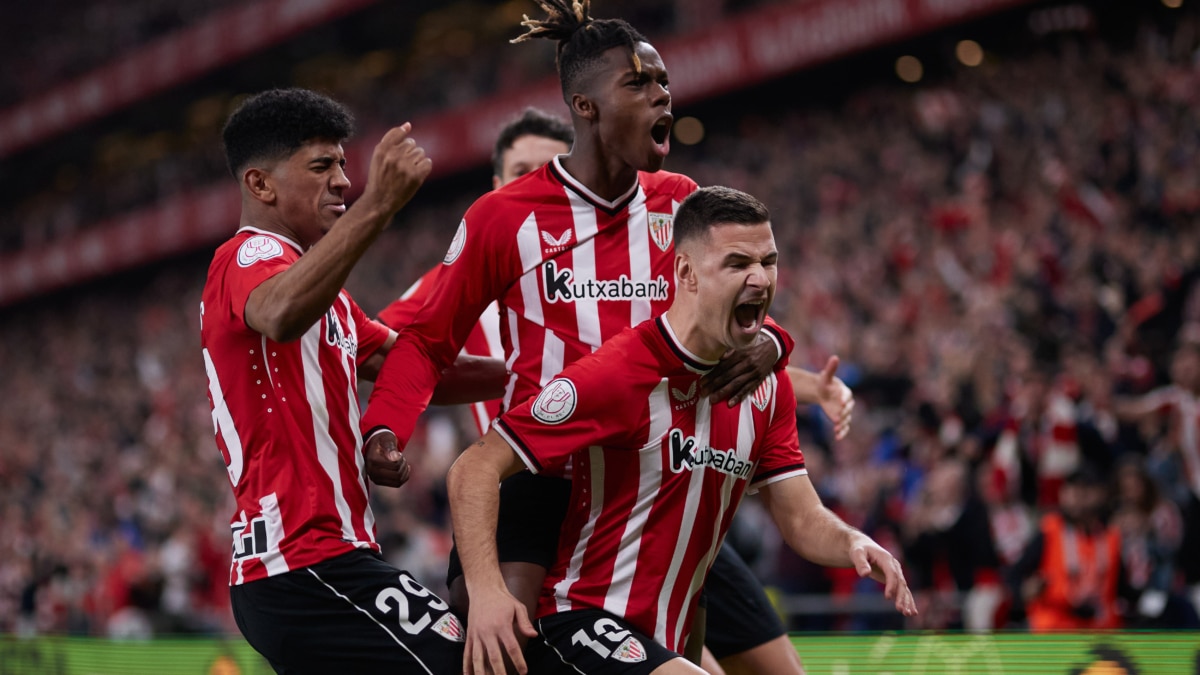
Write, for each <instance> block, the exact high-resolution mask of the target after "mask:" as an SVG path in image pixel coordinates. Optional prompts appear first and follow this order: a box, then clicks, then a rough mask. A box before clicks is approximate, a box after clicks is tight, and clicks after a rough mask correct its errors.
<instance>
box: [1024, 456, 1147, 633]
mask: <svg viewBox="0 0 1200 675" xmlns="http://www.w3.org/2000/svg"><path fill="white" fill-rule="evenodd" d="M1108 499H1109V491H1108V486H1107V485H1106V483H1105V480H1104V478H1103V477H1102V476H1100V474H1098V473H1096V471H1095V470H1094V469H1093V468H1091V467H1090V466H1084V467H1081V468H1080V469H1077V470H1076V471H1075V472H1073V473H1072V474H1071V475H1069V476H1067V478H1066V479H1065V480H1064V481H1063V483H1062V485H1061V486H1060V487H1059V506H1058V510H1057V512H1055V513H1047V514H1045V515H1043V516H1042V521H1041V525H1040V527H1039V529H1038V533H1037V534H1036V535H1034V538H1033V540H1032V541H1030V543H1029V546H1028V547H1026V549H1025V552H1024V553H1023V554H1022V555H1021V559H1020V560H1018V561H1017V563H1016V564H1015V565H1013V567H1012V568H1010V570H1009V578H1008V584H1009V587H1010V589H1012V590H1013V593H1014V595H1015V596H1016V598H1017V601H1018V602H1019V603H1023V605H1024V608H1025V613H1026V616H1027V617H1028V621H1029V628H1030V629H1031V630H1033V631H1036V632H1047V631H1056V630H1075V631H1079V630H1093V629H1098V628H1120V627H1121V625H1122V621H1121V614H1120V610H1119V608H1118V604H1117V601H1118V597H1117V596H1118V588H1119V581H1120V580H1121V579H1122V576H1123V571H1124V570H1123V566H1122V559H1121V545H1122V544H1121V534H1120V532H1119V531H1118V530H1117V528H1116V527H1113V526H1111V525H1108V524H1106V523H1105V515H1106V514H1105V513H1104V509H1105V506H1106V504H1107V502H1108Z"/></svg>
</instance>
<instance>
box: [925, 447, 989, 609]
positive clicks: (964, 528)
mask: <svg viewBox="0 0 1200 675" xmlns="http://www.w3.org/2000/svg"><path fill="white" fill-rule="evenodd" d="M902 531H903V536H904V558H905V560H906V561H907V563H908V565H909V570H910V572H909V575H908V576H909V583H910V585H911V586H912V588H913V591H914V594H915V597H916V598H917V602H918V609H919V610H920V615H919V616H920V617H921V619H920V624H921V626H922V627H925V628H935V629H945V628H955V629H962V628H969V629H971V630H987V629H990V628H993V627H994V626H995V610H996V609H997V607H998V605H999V603H1000V598H1001V593H1000V561H999V560H998V558H997V556H996V550H995V547H994V546H993V544H992V535H991V524H990V522H989V519H988V512H987V508H986V507H985V506H984V504H983V502H981V501H980V500H979V498H978V497H976V496H975V495H974V494H973V493H972V492H971V481H970V468H969V467H968V466H967V464H966V462H963V461H962V460H960V459H953V458H951V459H947V460H943V461H942V462H939V463H938V464H937V465H936V466H935V467H933V469H932V470H931V471H930V472H929V473H928V474H927V475H926V477H925V481H924V485H923V486H922V488H921V490H920V491H919V492H918V494H917V495H916V498H915V499H914V500H913V503H912V504H910V505H909V507H908V508H907V509H906V512H905V518H904V522H903V530H902Z"/></svg>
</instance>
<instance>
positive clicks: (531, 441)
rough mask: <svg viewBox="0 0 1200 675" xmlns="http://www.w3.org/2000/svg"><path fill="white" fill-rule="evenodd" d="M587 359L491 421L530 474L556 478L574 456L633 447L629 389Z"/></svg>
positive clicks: (635, 415)
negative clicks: (592, 450) (602, 448)
mask: <svg viewBox="0 0 1200 675" xmlns="http://www.w3.org/2000/svg"><path fill="white" fill-rule="evenodd" d="M597 361H598V359H596V358H594V357H586V358H585V359H583V360H582V361H579V362H576V363H574V364H572V365H570V366H568V367H567V368H566V369H565V370H563V372H562V373H561V374H560V375H559V377H557V378H555V379H553V380H551V381H550V383H549V384H547V385H546V386H545V387H542V391H541V393H539V394H538V395H537V396H535V397H533V398H531V399H527V400H526V401H525V402H524V403H522V404H520V405H518V406H516V407H514V408H513V409H512V410H510V411H508V412H507V413H505V414H504V415H501V416H500V418H499V419H497V420H496V422H495V425H494V426H493V428H494V429H496V431H497V433H499V434H500V435H501V436H502V437H503V438H504V440H505V441H507V442H508V444H509V445H511V446H512V448H513V450H514V451H515V452H516V453H517V455H518V456H520V457H521V461H523V462H525V465H526V466H527V467H529V470H530V471H532V472H533V473H542V472H548V473H551V474H555V473H559V472H560V471H561V470H562V469H563V467H564V466H565V465H566V463H567V460H568V459H570V457H571V456H572V455H573V454H575V452H576V451H578V450H580V449H582V448H587V447H591V446H594V445H600V446H607V447H612V446H626V445H631V446H637V444H636V443H633V444H630V443H627V442H626V441H627V440H628V439H629V438H630V437H631V436H632V435H633V434H634V432H636V431H637V430H638V427H639V424H638V422H639V420H640V418H641V412H642V411H640V410H634V409H633V408H631V406H630V405H629V401H630V400H636V398H637V397H631V396H629V389H628V387H626V386H623V385H622V384H621V383H620V382H614V381H613V377H612V373H613V370H612V368H611V367H604V366H603V364H602V363H597Z"/></svg>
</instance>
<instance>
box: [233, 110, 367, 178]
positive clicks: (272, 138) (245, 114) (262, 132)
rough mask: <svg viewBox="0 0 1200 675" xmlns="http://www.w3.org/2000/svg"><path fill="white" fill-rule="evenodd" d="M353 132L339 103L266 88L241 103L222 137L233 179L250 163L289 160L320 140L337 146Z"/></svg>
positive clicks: (348, 113) (347, 114) (348, 117)
mask: <svg viewBox="0 0 1200 675" xmlns="http://www.w3.org/2000/svg"><path fill="white" fill-rule="evenodd" d="M353 133H354V116H353V115H351V114H350V111H349V110H347V109H346V107H345V106H343V105H342V104H341V103H338V102H337V101H334V100H333V99H331V98H329V97H327V96H323V95H321V94H318V93H317V92H315V91H310V90H308V89H271V90H268V91H264V92H262V93H260V94H255V95H254V96H251V97H250V98H248V99H246V100H245V101H243V102H242V104H241V105H240V106H238V109H237V110H235V111H234V112H233V114H232V115H230V116H229V121H228V122H226V123H225V129H224V130H223V131H222V136H223V137H224V140H225V159H226V161H227V162H228V163H229V171H230V173H232V174H233V177H234V178H238V179H240V178H241V175H242V172H243V171H245V170H246V167H247V166H248V165H249V164H250V163H251V162H255V161H262V160H279V159H284V158H286V157H289V156H290V155H291V154H292V153H294V152H296V150H298V149H300V147H301V146H302V145H304V144H305V143H307V142H309V141H311V140H313V139H318V138H319V139H323V140H331V141H336V142H339V143H340V142H342V141H344V140H346V139H347V138H349V137H350V136H351V135H352V134H353Z"/></svg>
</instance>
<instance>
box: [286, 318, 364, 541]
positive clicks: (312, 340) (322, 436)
mask: <svg viewBox="0 0 1200 675" xmlns="http://www.w3.org/2000/svg"><path fill="white" fill-rule="evenodd" d="M324 323H325V322H324V321H318V322H316V323H315V324H313V327H312V328H309V329H308V332H307V333H305V334H304V337H302V338H300V353H301V355H302V360H303V363H304V390H305V395H306V396H307V397H308V405H309V407H310V408H311V409H312V422H313V438H314V440H315V441H316V446H317V461H318V462H319V463H320V464H321V468H322V469H324V471H325V476H326V477H327V478H329V482H330V483H331V487H332V488H333V502H334V504H335V505H336V506H337V512H338V518H339V520H341V526H342V537H343V538H344V539H345V540H346V541H356V540H357V539H358V538H357V537H355V536H354V526H353V525H352V524H351V522H350V505H349V504H347V503H346V497H345V495H344V494H343V493H342V477H341V472H340V471H338V451H337V444H335V443H334V441H333V437H332V436H330V435H329V408H328V406H327V405H326V403H325V382H324V379H323V377H324V376H323V375H322V373H321V363H320V360H319V355H320V349H321V340H322V339H323V336H322V335H321V332H322V328H323V327H324Z"/></svg>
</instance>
